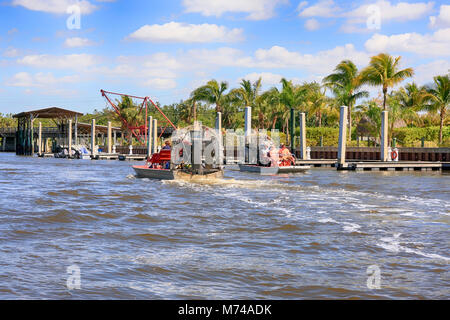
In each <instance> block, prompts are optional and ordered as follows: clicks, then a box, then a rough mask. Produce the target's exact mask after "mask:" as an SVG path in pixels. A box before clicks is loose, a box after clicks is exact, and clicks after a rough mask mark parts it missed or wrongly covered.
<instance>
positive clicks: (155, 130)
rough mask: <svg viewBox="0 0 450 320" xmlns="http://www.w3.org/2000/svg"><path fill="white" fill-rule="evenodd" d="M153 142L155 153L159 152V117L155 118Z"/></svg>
mask: <svg viewBox="0 0 450 320" xmlns="http://www.w3.org/2000/svg"><path fill="white" fill-rule="evenodd" d="M152 138H153V142H152V149H153V152H152V154H153V153H156V152H158V119H153V137H152Z"/></svg>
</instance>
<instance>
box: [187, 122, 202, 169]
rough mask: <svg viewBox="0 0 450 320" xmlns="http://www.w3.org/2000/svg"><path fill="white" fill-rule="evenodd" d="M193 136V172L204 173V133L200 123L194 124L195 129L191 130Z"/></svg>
mask: <svg viewBox="0 0 450 320" xmlns="http://www.w3.org/2000/svg"><path fill="white" fill-rule="evenodd" d="M189 134H190V136H191V164H192V169H193V172H195V173H200V174H201V173H202V171H203V170H202V169H203V167H202V148H203V137H202V136H203V135H202V131H201V130H200V128H199V126H198V124H197V123H196V124H195V125H194V130H191V131H190V132H189Z"/></svg>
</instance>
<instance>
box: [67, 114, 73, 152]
mask: <svg viewBox="0 0 450 320" xmlns="http://www.w3.org/2000/svg"><path fill="white" fill-rule="evenodd" d="M67 131H68V132H67V136H68V138H69V143H68V145H69V150H67V151H68V152H69V158H70V157H72V119H69V124H68V130H67Z"/></svg>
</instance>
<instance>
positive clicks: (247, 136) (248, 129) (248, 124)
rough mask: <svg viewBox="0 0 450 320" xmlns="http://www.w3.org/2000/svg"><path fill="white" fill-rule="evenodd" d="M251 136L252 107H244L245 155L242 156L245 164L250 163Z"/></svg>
mask: <svg viewBox="0 0 450 320" xmlns="http://www.w3.org/2000/svg"><path fill="white" fill-rule="evenodd" d="M251 134H252V107H245V126H244V136H245V141H244V148H245V154H244V161H245V163H249V161H250V159H249V158H250V150H249V145H250V136H251Z"/></svg>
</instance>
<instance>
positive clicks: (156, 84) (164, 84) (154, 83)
mask: <svg viewBox="0 0 450 320" xmlns="http://www.w3.org/2000/svg"><path fill="white" fill-rule="evenodd" d="M144 86H146V87H150V88H155V89H159V90H167V89H173V88H176V86H177V82H176V81H175V80H173V79H166V78H153V79H150V80H147V81H146V82H144Z"/></svg>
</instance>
